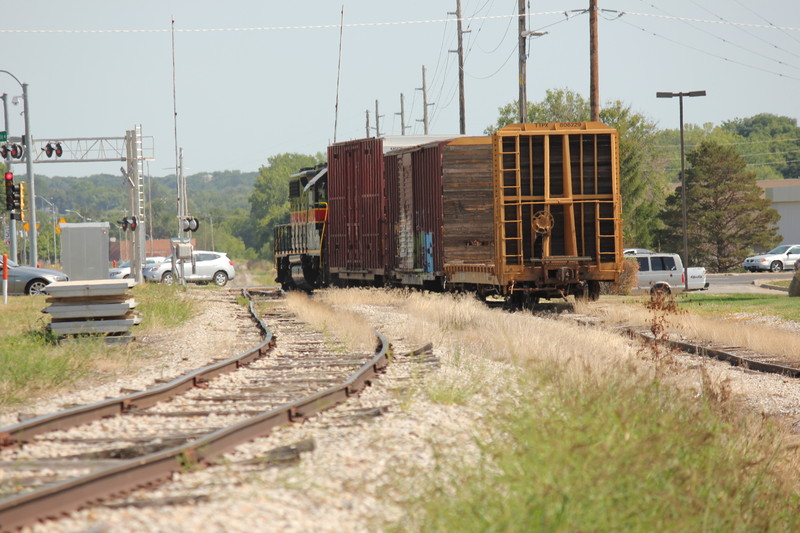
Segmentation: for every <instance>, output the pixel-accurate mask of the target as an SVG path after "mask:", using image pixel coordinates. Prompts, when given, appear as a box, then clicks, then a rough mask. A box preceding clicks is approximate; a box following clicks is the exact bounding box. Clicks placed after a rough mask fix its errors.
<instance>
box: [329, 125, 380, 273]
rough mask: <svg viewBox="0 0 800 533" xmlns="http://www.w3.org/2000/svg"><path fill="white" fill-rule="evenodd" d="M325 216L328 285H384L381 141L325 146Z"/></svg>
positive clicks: (360, 140) (372, 140) (364, 140)
mask: <svg viewBox="0 0 800 533" xmlns="http://www.w3.org/2000/svg"><path fill="white" fill-rule="evenodd" d="M328 213H329V215H328V223H327V228H326V237H325V238H326V240H327V247H326V252H325V253H326V261H325V263H326V265H327V268H328V271H329V273H330V278H331V282H332V283H334V284H336V283H337V282H338V281H339V280H360V281H370V282H377V283H382V282H384V281H385V280H386V275H387V266H388V261H387V257H386V256H387V246H388V242H387V223H386V177H385V174H384V161H383V141H382V140H381V139H374V138H370V139H359V140H355V141H348V142H342V143H337V144H334V145H331V146H329V147H328Z"/></svg>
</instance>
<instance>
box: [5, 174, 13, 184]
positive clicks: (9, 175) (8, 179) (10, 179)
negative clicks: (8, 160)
mask: <svg viewBox="0 0 800 533" xmlns="http://www.w3.org/2000/svg"><path fill="white" fill-rule="evenodd" d="M6 181H12V182H13V181H14V173H13V172H6Z"/></svg>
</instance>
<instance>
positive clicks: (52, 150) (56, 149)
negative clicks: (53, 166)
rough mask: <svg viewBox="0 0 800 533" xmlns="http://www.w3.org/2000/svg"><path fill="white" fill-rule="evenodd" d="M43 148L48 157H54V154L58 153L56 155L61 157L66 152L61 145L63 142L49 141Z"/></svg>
mask: <svg viewBox="0 0 800 533" xmlns="http://www.w3.org/2000/svg"><path fill="white" fill-rule="evenodd" d="M42 150H44V154H45V155H46V156H47V157H53V154H56V157H61V156H62V155H63V154H64V149H63V148H62V147H61V143H55V144H53V143H47V144H46V145H45V147H44V148H42Z"/></svg>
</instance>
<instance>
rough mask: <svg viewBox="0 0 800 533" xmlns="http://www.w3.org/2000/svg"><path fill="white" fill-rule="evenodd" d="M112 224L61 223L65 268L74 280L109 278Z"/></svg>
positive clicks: (62, 262)
mask: <svg viewBox="0 0 800 533" xmlns="http://www.w3.org/2000/svg"><path fill="white" fill-rule="evenodd" d="M109 230H110V225H109V223H108V222H82V223H78V224H61V268H62V270H63V271H64V272H66V274H67V275H68V276H69V279H70V281H81V280H89V279H108V233H109Z"/></svg>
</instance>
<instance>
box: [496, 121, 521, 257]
mask: <svg viewBox="0 0 800 533" xmlns="http://www.w3.org/2000/svg"><path fill="white" fill-rule="evenodd" d="M519 139H520V137H519V136H518V135H514V136H508V137H501V138H500V165H499V167H500V176H499V179H500V180H501V181H500V185H501V190H502V193H503V195H502V198H501V208H500V224H501V227H502V228H503V235H502V240H501V248H500V253H501V254H502V256H503V260H504V262H505V264H507V265H520V266H521V265H522V264H523V249H522V248H523V246H522V184H521V176H520V157H519ZM509 141H513V147H511V146H510V147H507V146H506V143H507V142H509ZM509 144H510V143H509ZM508 148H513V149H511V150H508ZM506 156H514V166H513V167H506V166H505V163H506ZM508 172H513V173H514V180H513V183H512V184H510V185H509V184H507V183H506V176H507V173H508ZM509 199H511V200H512V202H513V203H512V202H508V200H509ZM509 207H513V208H514V212H513V213H509V212H508V211H509V209H508V208H509ZM509 215H513V216H512V217H511V218H507V217H508V216H509Z"/></svg>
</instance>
